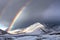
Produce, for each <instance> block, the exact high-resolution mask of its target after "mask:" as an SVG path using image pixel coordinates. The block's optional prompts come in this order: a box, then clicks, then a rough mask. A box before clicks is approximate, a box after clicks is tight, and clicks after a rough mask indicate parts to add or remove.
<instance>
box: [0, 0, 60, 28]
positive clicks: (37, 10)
mask: <svg viewBox="0 0 60 40" xmlns="http://www.w3.org/2000/svg"><path fill="white" fill-rule="evenodd" d="M28 1H30V0H0V24H3V25H5V26H8V27H9V25H10V24H11V22H12V20H13V18H14V17H15V15H16V14H17V13H18V11H19V10H20V9H21V8H22V7H23V6H24V5H25V4H26V3H27V2H28ZM59 18H60V0H32V1H31V2H30V4H29V5H27V6H26V8H25V9H24V11H23V12H22V14H21V15H20V17H19V18H18V20H17V21H16V23H15V24H14V27H13V28H15V29H16V28H21V27H22V28H23V27H27V26H29V25H31V24H33V23H35V22H40V23H47V24H59V23H60V19H59Z"/></svg>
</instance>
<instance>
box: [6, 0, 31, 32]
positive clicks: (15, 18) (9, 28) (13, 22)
mask: <svg viewBox="0 0 60 40" xmlns="http://www.w3.org/2000/svg"><path fill="white" fill-rule="evenodd" d="M29 3H30V1H29V2H28V3H26V5H24V6H23V7H22V8H21V10H20V11H19V12H18V13H17V14H16V16H15V17H14V19H13V21H12V23H11V25H10V27H8V29H7V32H8V31H10V30H11V29H12V27H13V25H14V24H15V22H16V20H17V19H18V18H19V16H20V15H21V14H22V12H23V10H24V9H25V8H26V6H27V5H28V4H29Z"/></svg>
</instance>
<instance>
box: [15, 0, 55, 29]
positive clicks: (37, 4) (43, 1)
mask: <svg viewBox="0 0 60 40" xmlns="http://www.w3.org/2000/svg"><path fill="white" fill-rule="evenodd" d="M53 2H54V0H33V1H32V2H31V3H30V4H29V5H28V6H27V7H26V9H25V10H24V11H23V13H22V14H21V16H20V18H19V19H18V20H20V21H16V24H15V25H14V28H17V27H16V26H18V28H19V27H20V28H23V27H28V26H29V25H31V24H33V23H35V22H40V23H42V18H41V15H42V12H43V11H45V10H46V9H47V8H48V7H49V6H50V5H51V4H52V3H53Z"/></svg>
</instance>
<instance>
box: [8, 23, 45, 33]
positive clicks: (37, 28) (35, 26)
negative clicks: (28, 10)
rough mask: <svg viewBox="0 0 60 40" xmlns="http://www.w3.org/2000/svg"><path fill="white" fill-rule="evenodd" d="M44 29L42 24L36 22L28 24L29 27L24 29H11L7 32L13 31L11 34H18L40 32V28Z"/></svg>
mask: <svg viewBox="0 0 60 40" xmlns="http://www.w3.org/2000/svg"><path fill="white" fill-rule="evenodd" d="M44 29H45V27H44V25H42V24H40V23H39V22H37V23H34V24H32V25H30V26H29V27H27V28H25V29H17V30H13V31H9V33H13V34H18V33H25V34H41V33H42V30H44Z"/></svg>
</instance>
